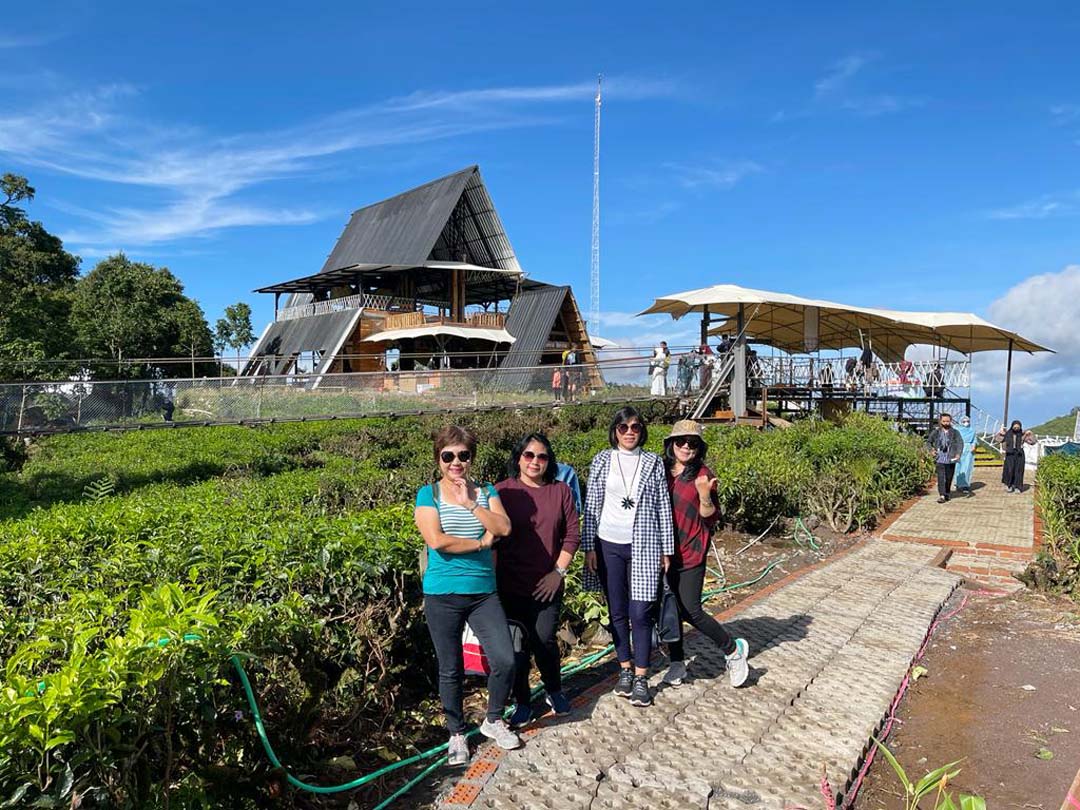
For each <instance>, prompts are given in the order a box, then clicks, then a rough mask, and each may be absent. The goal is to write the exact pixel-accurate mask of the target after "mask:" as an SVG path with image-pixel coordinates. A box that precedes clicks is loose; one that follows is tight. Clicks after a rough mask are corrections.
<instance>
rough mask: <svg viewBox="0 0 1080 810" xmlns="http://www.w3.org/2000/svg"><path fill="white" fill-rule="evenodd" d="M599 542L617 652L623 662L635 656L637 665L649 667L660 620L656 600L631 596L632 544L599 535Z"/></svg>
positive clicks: (612, 634)
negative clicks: (655, 631) (613, 541)
mask: <svg viewBox="0 0 1080 810" xmlns="http://www.w3.org/2000/svg"><path fill="white" fill-rule="evenodd" d="M597 545H598V546H599V547H600V548H599V552H600V553H599V554H598V557H599V560H598V563H599V568H600V570H599V572H598V573H599V574H600V584H601V585H603V588H604V596H605V598H606V599H607V603H608V615H609V617H610V622H611V640H612V643H613V644H614V645H615V656H616V657H617V658H618V659H619V663H622V662H624V661H631V660H632V661H633V662H634V666H635V667H639V668H640V669H648V668H649V657H650V656H651V655H652V629H653V625H654V624H655V623H656V611H655V610H654V607H655V605H656V602H643V601H641V600H639V599H631V598H630V561H631V555H632V548H631V545H630V544H629V543H626V544H625V545H624V544H620V543H609V542H607V541H606V540H600V539H598V542H597ZM631 634H632V636H631ZM631 637H632V638H633V647H632V648H631V643H630V641H631ZM631 650H632V652H631Z"/></svg>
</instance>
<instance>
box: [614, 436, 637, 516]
mask: <svg viewBox="0 0 1080 810" xmlns="http://www.w3.org/2000/svg"><path fill="white" fill-rule="evenodd" d="M615 463H616V464H618V465H619V478H621V479H622V487H623V499H622V508H623V509H633V508H634V503H635V501H634V499H633V498H631V497H630V490H631V489H632V488H633V486H634V481H635V480H636V479H637V474H638V469H639V468H640V467H641V454H640V453H639V454H638V457H637V464H635V465H634V472H633V473H631V474H630V485H629V486H627V483H626V473H625V472H623V466H622V454H621V453H619V452H618V451H617V450H616V451H615Z"/></svg>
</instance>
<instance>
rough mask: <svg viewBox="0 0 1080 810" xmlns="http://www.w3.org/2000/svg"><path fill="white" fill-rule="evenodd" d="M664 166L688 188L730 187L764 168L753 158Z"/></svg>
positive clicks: (668, 164) (666, 164) (667, 164)
mask: <svg viewBox="0 0 1080 810" xmlns="http://www.w3.org/2000/svg"><path fill="white" fill-rule="evenodd" d="M664 168H666V169H670V170H671V171H672V172H674V174H675V177H676V179H677V180H678V181H679V183H681V184H682V185H683V186H685V187H686V188H719V189H729V188H732V187H734V186H735V185H736V184H738V183H739V182H740V181H741V180H743V179H745V178H746V177H749V176H750V175H752V174H758V173H760V172H762V171H764V169H763V168H762V167H761V165H760V164H758V163H755V162H754V161H752V160H738V161H731V162H718V163H712V164H704V165H691V164H686V163H665V164H664Z"/></svg>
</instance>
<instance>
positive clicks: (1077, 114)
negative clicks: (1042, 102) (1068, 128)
mask: <svg viewBox="0 0 1080 810" xmlns="http://www.w3.org/2000/svg"><path fill="white" fill-rule="evenodd" d="M1050 118H1051V120H1052V121H1053V123H1055V124H1057V125H1059V126H1063V125H1065V124H1071V123H1072V122H1073V121H1076V120H1078V119H1080V104H1054V105H1053V106H1052V107H1050Z"/></svg>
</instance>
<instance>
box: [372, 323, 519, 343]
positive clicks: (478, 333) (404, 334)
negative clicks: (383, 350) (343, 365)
mask: <svg viewBox="0 0 1080 810" xmlns="http://www.w3.org/2000/svg"><path fill="white" fill-rule="evenodd" d="M420 337H439V338H448V337H459V338H465V339H466V340H483V341H486V342H488V343H513V342H514V341H515V340H517V338H515V337H514V336H513V335H511V334H510V333H509V332H507V331H506V330H505V329H483V328H481V327H478V326H454V325H452V324H441V323H426V324H423V325H421V326H406V327H402V328H401V329H387V330H385V331H382V332H376V333H375V334H374V335H370V336H368V337H366V338H364V342H365V343H380V342H382V341H387V342H389V341H394V340H408V339H410V338H420Z"/></svg>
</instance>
